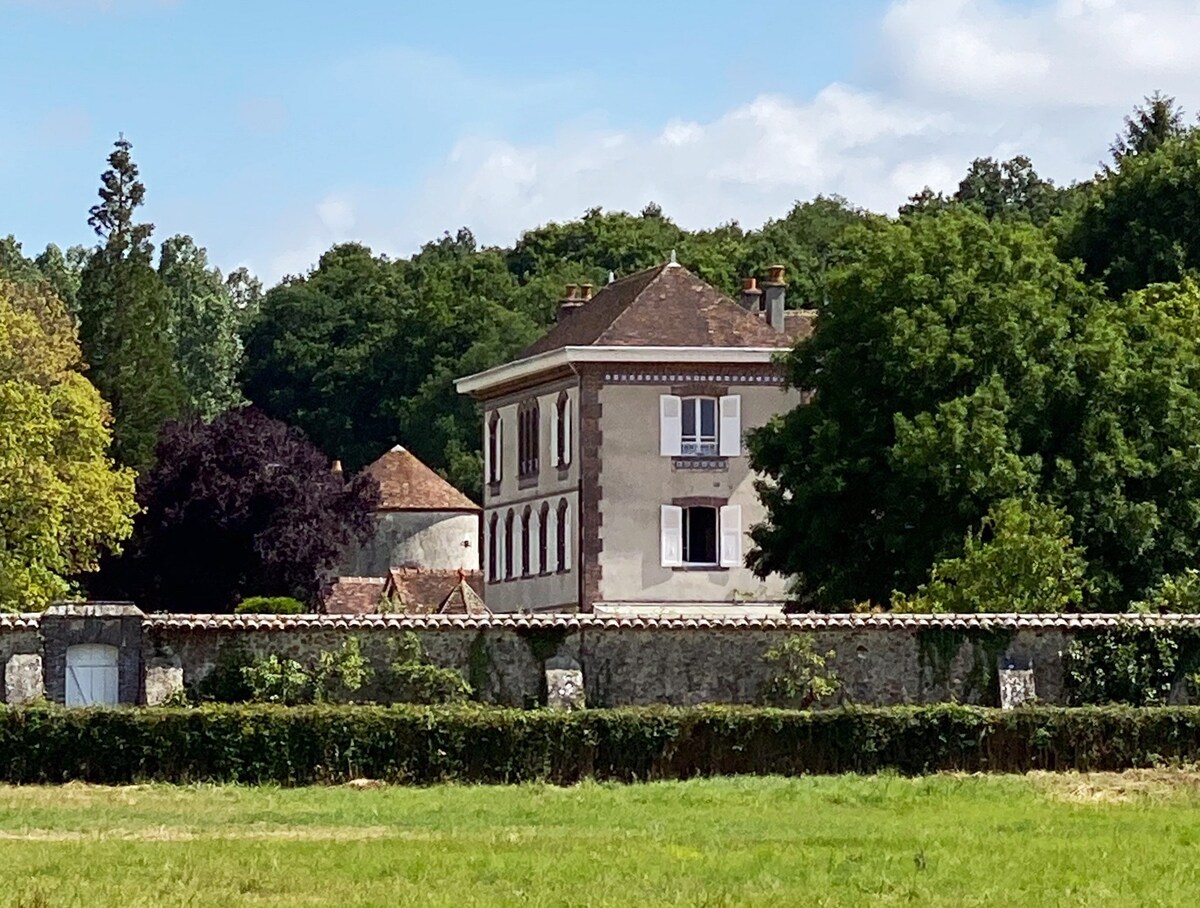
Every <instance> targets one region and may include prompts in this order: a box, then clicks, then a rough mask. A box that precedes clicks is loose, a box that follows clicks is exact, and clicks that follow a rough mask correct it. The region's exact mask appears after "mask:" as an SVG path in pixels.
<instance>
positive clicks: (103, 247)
mask: <svg viewBox="0 0 1200 908" xmlns="http://www.w3.org/2000/svg"><path fill="white" fill-rule="evenodd" d="M115 145H116V148H115V150H114V151H113V152H112V154H110V155H109V156H108V164H109V169H108V170H107V171H105V172H104V174H103V175H102V176H101V178H100V180H101V184H102V185H101V187H100V203H99V204H98V205H95V206H94V207H93V208H92V209H91V212H90V217H89V218H88V224H89V225H91V227H93V228H94V229H95V231H96V235H97V236H99V237H100V239H101V241H102V242H101V243H100V244H99V245H98V246H97V248H96V252H95V254H94V255H93V256H92V257H91V259H90V260H89V261H88V263H87V265H86V266H85V267H84V270H83V275H82V277H81V280H80V286H79V294H78V307H79V319H80V330H79V335H80V341H81V343H82V345H83V355H84V359H85V361H86V362H87V363H88V365H89V367H90V371H89V377H90V378H91V380H92V382H93V383H94V384H95V385H96V387H97V388H98V389H99V390H100V393H101V394H102V395H103V396H104V398H105V400H107V401H108V402H109V404H110V405H111V406H112V410H113V420H114V426H113V455H114V457H115V458H116V459H117V460H118V462H120V463H121V464H124V465H126V466H130V467H133V468H135V469H138V470H143V469H145V468H146V467H148V466H149V465H150V464H151V462H152V461H153V458H154V445H155V441H156V439H157V437H158V430H159V428H160V427H161V426H162V424H163V423H164V422H166V421H167V420H168V419H172V418H174V417H176V416H178V415H179V414H180V413H181V412H182V410H183V407H184V402H185V394H184V389H183V386H182V384H181V382H180V380H179V377H178V375H177V374H176V371H175V345H174V343H173V340H172V337H171V332H170V320H169V296H168V293H167V289H166V287H165V286H164V285H163V282H162V280H161V279H160V278H159V276H158V274H157V273H156V272H155V270H154V267H153V265H152V264H151V259H152V257H153V255H154V247H153V245H151V243H150V234H151V233H152V232H153V230H154V225H153V224H139V223H137V222H136V221H135V220H134V214H135V211H136V209H137V208H138V206H140V205H141V204H142V201H143V199H144V198H145V194H146V189H145V187H144V186H143V185H142V183H141V182H140V181H139V180H138V169H137V165H136V164H134V162H133V158H132V156H131V155H130V148H131V147H132V146H131V144H130V143H129V141H128V140H126V139H125V137H124V136H122V137H120V138H119V139H118V140H117V141H116V143H115Z"/></svg>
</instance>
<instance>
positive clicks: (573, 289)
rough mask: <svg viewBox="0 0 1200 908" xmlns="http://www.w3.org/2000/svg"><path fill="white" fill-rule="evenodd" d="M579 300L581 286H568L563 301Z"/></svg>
mask: <svg viewBox="0 0 1200 908" xmlns="http://www.w3.org/2000/svg"><path fill="white" fill-rule="evenodd" d="M578 298H579V285H578V284H567V289H566V292H565V293H564V294H563V299H568V300H573V299H578Z"/></svg>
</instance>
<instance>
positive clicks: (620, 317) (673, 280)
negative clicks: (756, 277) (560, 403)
mask: <svg viewBox="0 0 1200 908" xmlns="http://www.w3.org/2000/svg"><path fill="white" fill-rule="evenodd" d="M789 321H792V322H793V323H794V324H795V325H796V328H795V329H794V331H795V332H796V333H795V334H794V335H793V333H792V331H790V330H785V331H783V332H779V331H776V330H775V329H774V328H772V327H771V326H770V325H769V324H767V322H765V321H764V320H763V319H762V318H761V317H759V316H758V315H756V314H754V313H752V312H749V311H748V310H746V309H743V308H742V307H741V306H739V305H738V304H737V303H735V302H734V301H733V300H731V299H730V298H729V297H727V296H725V295H724V294H723V293H721V292H720V291H719V290H717V289H716V288H715V287H713V286H711V285H710V284H707V283H705V282H704V281H702V280H701V279H700V278H698V277H696V275H694V274H692V273H691V272H690V271H688V270H687V269H686V268H684V267H683V266H682V265H676V264H668V265H658V266H656V267H654V268H648V269H647V270H645V271H639V272H637V273H636V274H631V275H629V276H628V277H624V278H621V280H619V281H614V282H613V283H611V284H609V285H608V286H606V287H604V288H603V289H602V290H601V291H600V292H599V293H597V294H596V296H595V297H594V298H592V299H591V300H588V301H587V302H586V303H584V304H583V305H582V306H580V307H579V308H578V309H576V310H575V311H574V312H572V313H571V314H570V315H568V316H567V317H566V318H564V319H563V320H562V321H561V322H559V323H558V324H556V325H555V326H554V327H553V328H551V329H550V330H549V331H548V332H547V333H546V334H545V335H543V336H542V337H541V338H540V339H539V340H537V341H535V342H534V343H533V344H532V345H530V346H529V347H527V348H526V349H525V350H524V351H523V352H522V353H521V354H520V356H519V357H518V359H524V358H525V357H527V356H533V355H535V354H538V353H546V352H548V351H550V350H557V349H559V348H560V347H585V346H619V347H790V346H791V345H792V342H793V341H794V340H795V339H796V337H799V336H807V334H801V333H800V332H802V331H808V330H809V329H808V328H807V324H808V323H810V322H811V318H809V319H801V318H797V316H792V317H791V318H790V319H787V318H785V322H784V324H785V329H786V327H787V326H788V322H789ZM801 321H804V322H805V326H804V327H801Z"/></svg>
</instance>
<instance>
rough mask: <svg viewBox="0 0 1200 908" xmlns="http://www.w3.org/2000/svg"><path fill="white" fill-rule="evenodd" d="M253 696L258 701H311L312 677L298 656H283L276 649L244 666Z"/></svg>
mask: <svg viewBox="0 0 1200 908" xmlns="http://www.w3.org/2000/svg"><path fill="white" fill-rule="evenodd" d="M242 677H243V678H244V679H245V680H246V685H247V686H248V687H249V688H250V698H251V699H252V700H255V701H257V702H259V703H282V704H284V705H285V706H294V705H295V704H297V703H309V702H312V677H311V676H310V675H309V673H308V672H306V671H305V670H304V666H302V665H301V664H300V663H299V662H297V661H296V660H295V659H280V658H279V657H278V656H276V655H275V654H274V653H271V655H269V656H263V657H262V658H260V659H255V660H254V661H253V662H252V663H251V664H250V665H247V666H245V667H244V668H243V669H242Z"/></svg>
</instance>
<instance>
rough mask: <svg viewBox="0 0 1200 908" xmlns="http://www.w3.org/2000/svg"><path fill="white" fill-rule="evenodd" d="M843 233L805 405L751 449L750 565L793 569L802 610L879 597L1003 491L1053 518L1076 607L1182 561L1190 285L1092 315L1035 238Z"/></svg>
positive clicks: (1191, 545) (1091, 301) (954, 551)
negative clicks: (1082, 561) (1081, 578)
mask: <svg viewBox="0 0 1200 908" xmlns="http://www.w3.org/2000/svg"><path fill="white" fill-rule="evenodd" d="M857 242H858V245H859V252H858V254H857V256H856V258H855V259H854V261H852V262H851V263H849V264H848V265H847V266H846V267H844V268H843V269H841V270H840V271H839V272H838V273H837V274H836V275H834V276H833V278H831V283H830V300H829V303H828V304H827V305H825V306H823V307H822V309H821V311H820V315H819V319H818V323H817V330H816V333H815V334H814V336H813V338H812V339H811V340H809V341H807V342H805V343H802V344H800V345H799V346H798V347H797V348H796V349H795V350H794V351H793V352H792V353H791V354H790V355H789V358H788V360H787V368H788V373H789V380H790V382H791V383H792V384H793V385H794V386H795V387H800V388H806V389H809V390H811V391H812V392H813V399H812V402H811V403H810V404H808V405H804V406H800V407H797V408H796V409H795V410H792V411H790V412H788V413H786V414H784V415H782V416H780V417H777V418H776V419H774V420H772V421H771V422H770V423H769V424H768V425H767V426H766V427H764V428H763V429H762V430H760V431H758V432H756V433H753V434H752V436H751V439H750V449H751V454H752V460H753V463H754V466H755V468H756V469H757V470H759V471H760V472H762V473H763V474H765V477H766V479H765V480H764V481H763V482H762V483H761V494H762V497H763V502H764V504H765V506H766V508H767V519H766V521H764V523H763V524H761V525H759V526H757V527H755V528H754V529H753V531H752V535H753V538H754V541H755V545H756V548H755V550H754V551H753V552H752V553H751V561H752V565H753V566H754V567H755V568H756V570H758V571H759V573H763V574H765V573H767V572H770V571H779V572H781V573H784V574H789V575H792V576H793V577H794V578H795V583H796V587H797V592H798V595H799V598H800V601H801V602H802V603H803V604H805V605H811V606H813V607H821V608H838V607H843V606H844V605H845V604H846V603H847V602H855V601H862V600H871V601H874V602H880V603H883V602H887V601H888V600H889V598H890V596H891V594H892V593H893V591H897V592H899V593H901V594H905V595H908V594H912V593H913V592H914V591H916V590H917V588H918V587H919V585H920V584H921V583H922V582H925V581H926V580H927V579H928V577H929V573H930V569H931V568H932V567H933V566H934V565H935V564H937V563H938V562H941V561H943V560H945V559H953V558H955V557H957V556H959V555H960V554H963V553H964V551H965V549H964V538H965V537H967V534H968V531H970V530H971V529H972V528H974V527H978V526H980V524H981V521H983V519H984V518H985V516H987V515H988V514H989V512H992V513H993V518H990V519H995V517H994V514H995V512H993V511H992V509H993V508H995V507H997V506H998V503H999V502H1002V501H1004V500H1006V499H1021V500H1024V501H1038V502H1041V503H1043V504H1045V505H1047V506H1050V507H1052V508H1056V509H1058V510H1060V511H1061V512H1062V513H1063V514H1064V515H1066V517H1067V518H1069V519H1070V521H1071V524H1070V526H1071V538H1072V539H1073V540H1074V543H1075V544H1076V545H1077V546H1078V547H1079V549H1080V550H1081V551H1083V552H1084V553H1085V557H1086V559H1087V571H1086V587H1087V597H1086V598H1085V600H1084V602H1083V605H1084V607H1087V608H1115V609H1118V610H1119V609H1123V608H1125V607H1126V606H1127V605H1128V604H1129V602H1131V601H1133V600H1135V599H1138V598H1143V597H1144V595H1145V594H1146V592H1147V591H1148V590H1149V589H1151V588H1152V587H1153V586H1154V585H1155V584H1156V583H1157V582H1158V581H1159V579H1160V578H1161V577H1163V576H1165V575H1169V574H1174V573H1177V572H1179V571H1180V570H1182V569H1184V568H1185V567H1187V566H1189V565H1191V564H1194V562H1195V558H1196V542H1195V540H1196V539H1197V538H1200V460H1198V459H1197V458H1195V457H1194V455H1193V454H1192V453H1190V452H1194V451H1195V450H1197V449H1200V336H1197V334H1196V332H1195V329H1194V325H1195V324H1196V323H1197V321H1196V320H1197V319H1200V295H1198V294H1197V291H1196V289H1195V287H1194V286H1192V285H1184V286H1181V287H1164V288H1160V289H1159V290H1157V291H1155V292H1154V293H1151V292H1149V291H1148V292H1147V293H1145V294H1135V295H1133V296H1131V297H1128V298H1126V299H1123V300H1121V301H1120V302H1118V303H1105V302H1103V301H1102V300H1101V299H1100V298H1099V297H1098V294H1097V292H1096V291H1095V290H1094V289H1093V288H1091V287H1089V286H1088V285H1086V284H1085V283H1084V282H1083V281H1081V280H1080V278H1079V275H1078V274H1077V273H1076V270H1075V268H1074V266H1072V265H1070V264H1067V263H1063V262H1061V261H1059V260H1058V259H1057V258H1056V257H1055V256H1054V254H1053V249H1052V247H1051V245H1050V243H1049V242H1048V240H1047V239H1046V238H1045V237H1044V236H1043V235H1042V234H1041V233H1040V232H1039V231H1037V230H1036V229H1035V228H1034V227H1032V226H1030V225H1027V224H1021V223H1012V222H1004V221H991V222H988V221H987V220H986V219H984V218H983V217H982V216H981V215H979V214H976V213H972V212H970V211H966V210H958V211H950V212H946V213H944V214H941V215H938V216H930V217H921V218H915V219H911V220H906V221H901V222H899V223H895V224H892V225H891V226H889V227H887V228H886V229H881V230H876V231H873V232H869V233H864V234H862V235H860V236H859V237H858V240H857ZM1042 535H1043V537H1044V536H1045V534H1044V533H1043V534H1042ZM1051 535H1053V533H1051ZM1061 535H1062V534H1061V533H1060V534H1058V536H1061ZM1058 536H1056V537H1055V538H1058ZM977 541H978V539H977ZM964 557H965V556H964ZM942 574H943V576H944V571H943V572H942Z"/></svg>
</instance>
